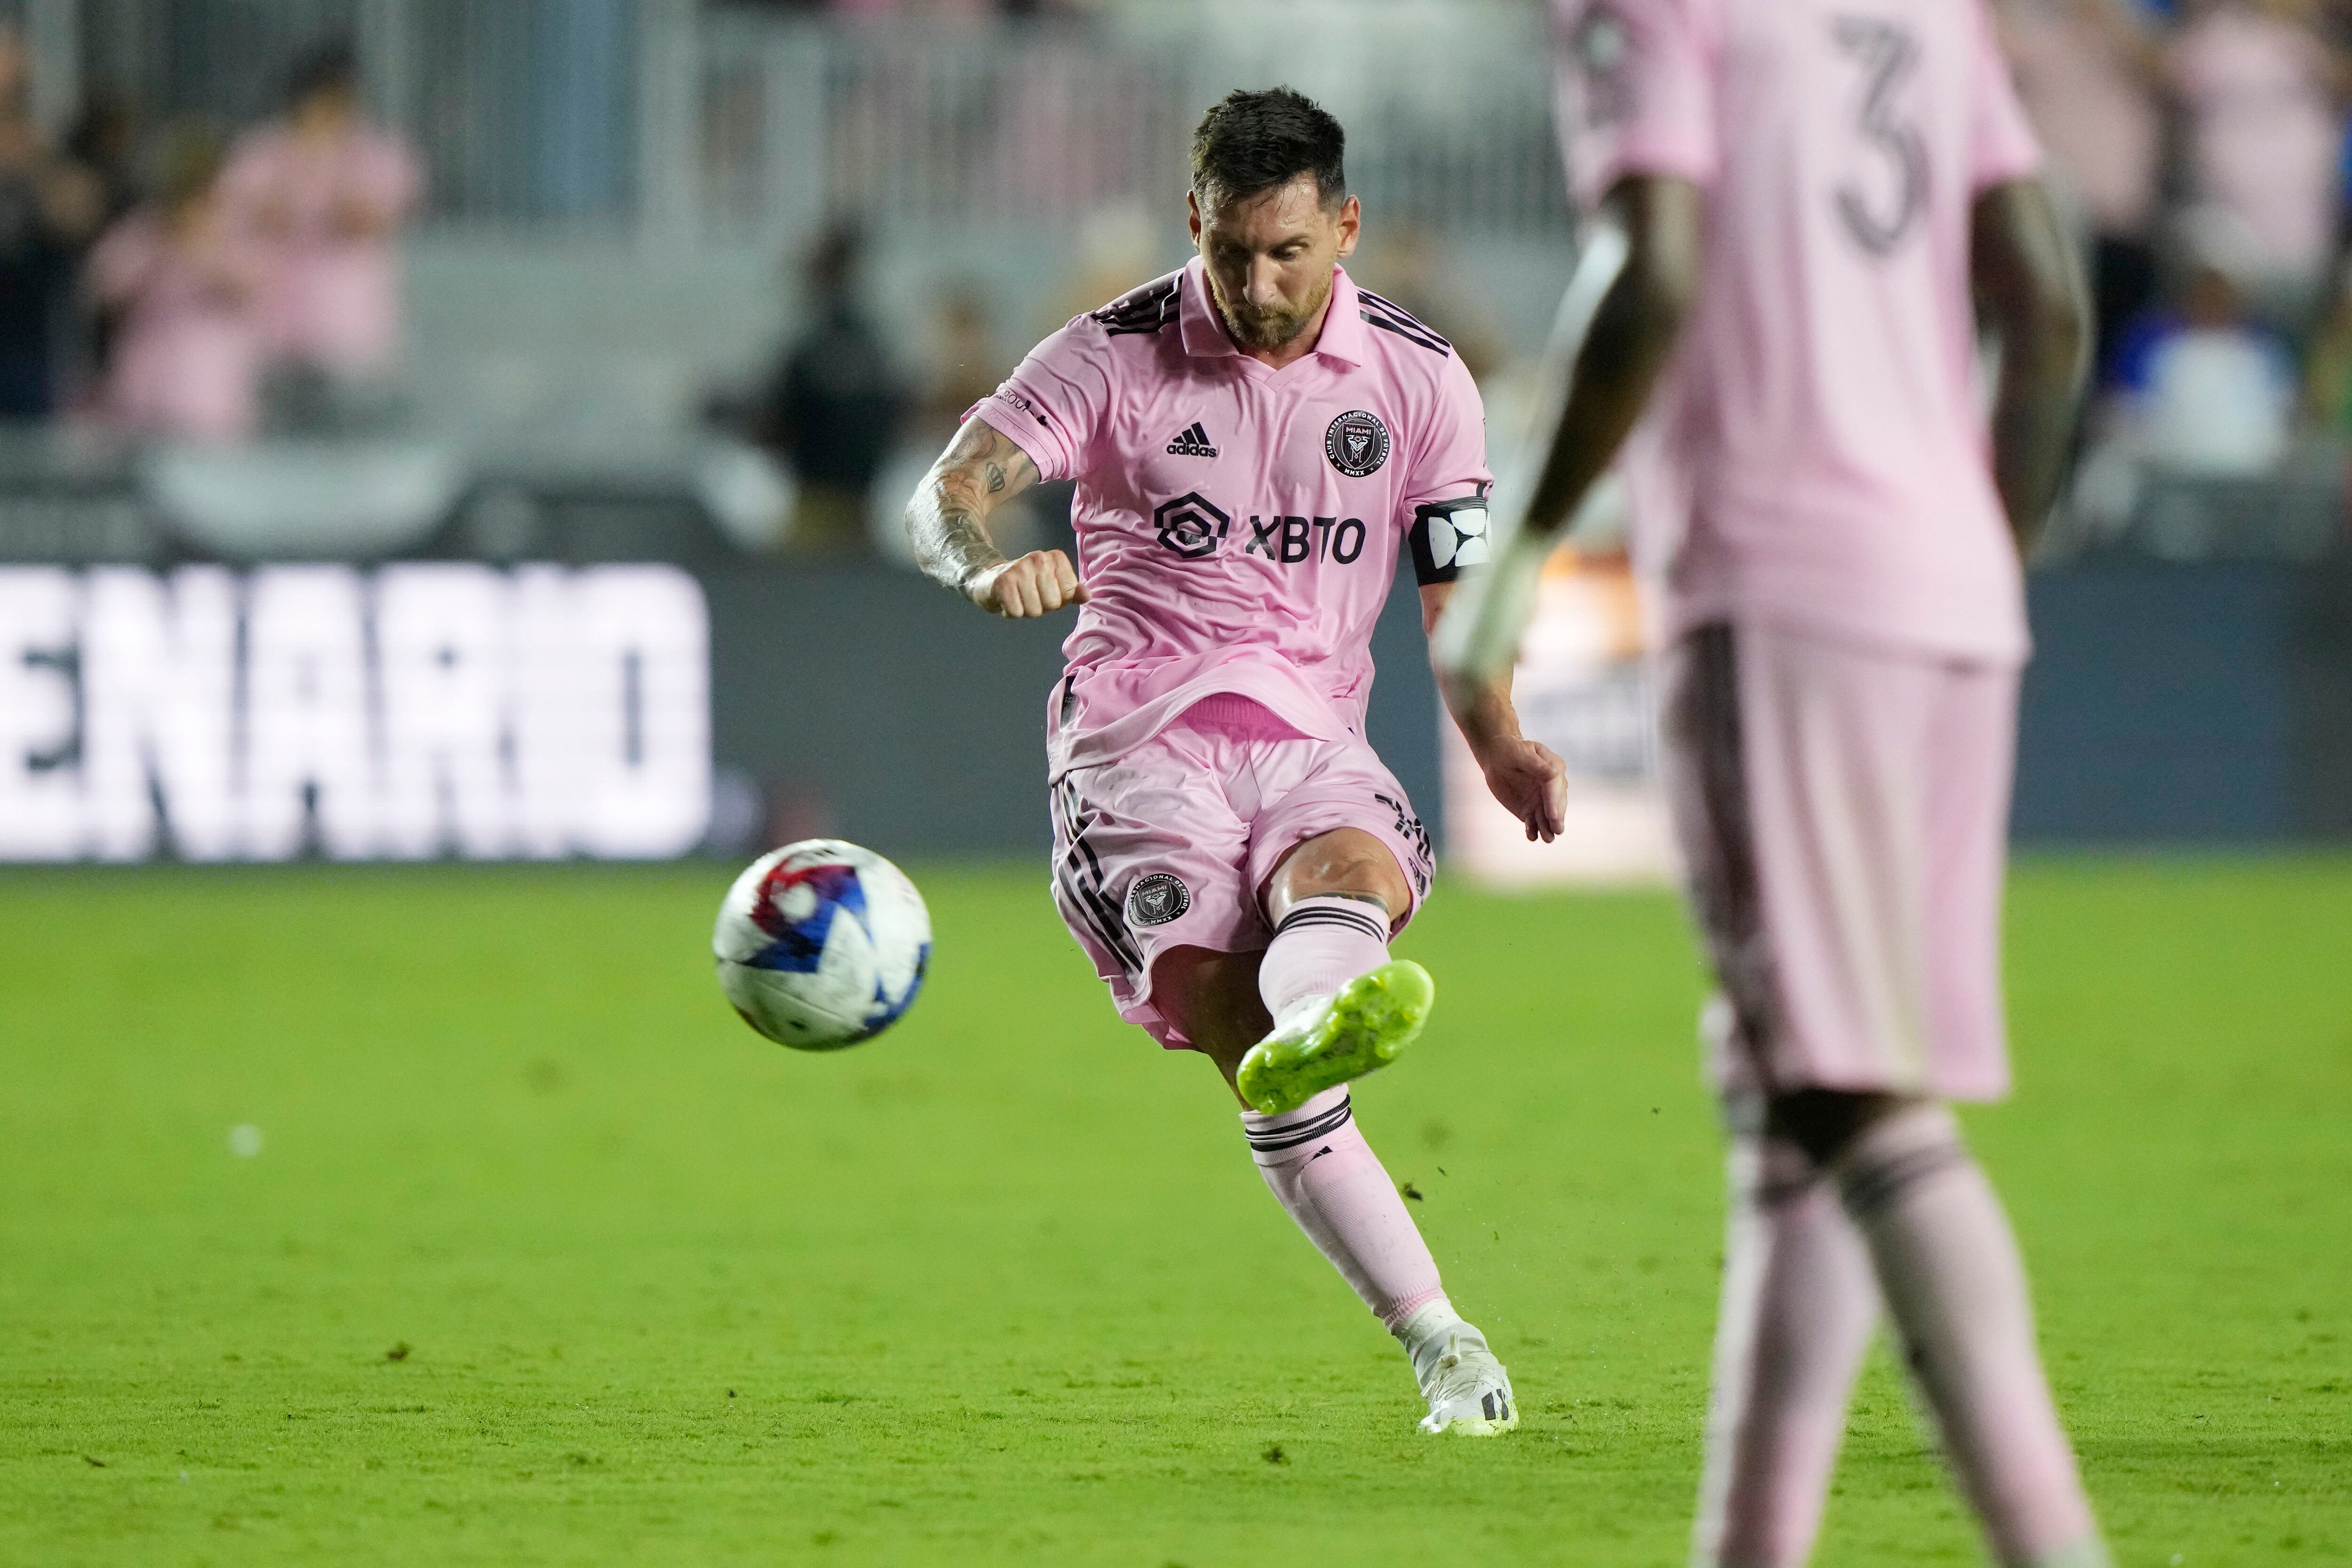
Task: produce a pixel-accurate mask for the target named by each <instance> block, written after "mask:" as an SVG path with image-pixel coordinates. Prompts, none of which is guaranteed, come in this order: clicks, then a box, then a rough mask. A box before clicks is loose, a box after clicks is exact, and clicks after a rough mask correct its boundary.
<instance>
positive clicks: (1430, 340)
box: [1360, 310, 1454, 354]
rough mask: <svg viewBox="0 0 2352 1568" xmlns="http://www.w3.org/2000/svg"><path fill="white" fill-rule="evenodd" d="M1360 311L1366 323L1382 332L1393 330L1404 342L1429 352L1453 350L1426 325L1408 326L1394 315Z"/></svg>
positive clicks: (1451, 351) (1448, 351)
mask: <svg viewBox="0 0 2352 1568" xmlns="http://www.w3.org/2000/svg"><path fill="white" fill-rule="evenodd" d="M1360 314H1361V315H1362V316H1363V318H1364V322H1365V324H1366V325H1368V326H1374V327H1378V328H1379V329H1380V330H1381V331H1384V332H1394V333H1395V334H1396V335H1397V336H1399V337H1401V338H1402V339H1403V340H1404V341H1405V342H1409V343H1412V344H1413V345H1414V346H1415V347H1418V348H1424V349H1427V350H1428V351H1429V352H1430V353H1433V354H1450V353H1453V352H1454V345H1453V344H1452V343H1449V342H1446V341H1445V340H1444V338H1441V337H1439V336H1438V335H1437V334H1436V333H1435V332H1433V331H1430V330H1429V329H1428V328H1426V327H1409V326H1407V325H1405V324H1404V323H1403V322H1402V321H1398V320H1397V319H1396V318H1395V317H1393V316H1387V315H1383V314H1381V312H1380V311H1378V310H1364V311H1361V312H1360Z"/></svg>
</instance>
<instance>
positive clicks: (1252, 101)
mask: <svg viewBox="0 0 2352 1568" xmlns="http://www.w3.org/2000/svg"><path fill="white" fill-rule="evenodd" d="M1347 150H1348V133H1347V132H1345V131H1342V130H1341V129H1340V128H1339V121H1336V120H1334V119H1332V118H1331V117H1330V116H1329V115H1328V114H1326V113H1325V112H1324V111H1323V110H1322V109H1321V108H1320V107H1319V106H1318V105H1317V103H1316V102H1315V100H1313V99H1311V98H1308V97H1307V95H1306V94H1305V93H1303V92H1298V91H1296V90H1294V89H1290V88H1286V87H1273V88H1267V89H1265V90H1264V91H1262V92H1231V93H1227V94H1226V95H1225V100H1224V101H1223V103H1220V104H1217V105H1216V106H1215V107H1213V108H1212V109H1211V110H1209V112H1208V113H1206V114H1204V115H1202V117H1201V125H1200V129H1199V130H1197V131H1195V132H1192V191H1193V194H1194V195H1197V196H1199V197H1200V198H1201V203H1202V205H1204V206H1206V205H1213V204H1215V203H1220V202H1230V201H1237V200H1240V199H1242V198H1244V197H1248V196H1254V195H1258V194H1259V193H1260V192H1263V191H1270V190H1274V189H1276V187H1278V186H1282V185H1286V184H1290V182H1291V181H1293V180H1295V179H1297V177H1298V176H1299V175H1301V174H1312V175H1314V176H1315V185H1316V188H1317V189H1318V190H1319V191H1320V192H1321V193H1322V195H1323V205H1325V206H1327V207H1328V206H1335V205H1338V204H1339V201H1340V199H1341V198H1342V197H1344V196H1345V195H1347V194H1348V171H1347V167H1346V164H1345V163H1344V161H1343V159H1344V154H1345V153H1346V152H1347Z"/></svg>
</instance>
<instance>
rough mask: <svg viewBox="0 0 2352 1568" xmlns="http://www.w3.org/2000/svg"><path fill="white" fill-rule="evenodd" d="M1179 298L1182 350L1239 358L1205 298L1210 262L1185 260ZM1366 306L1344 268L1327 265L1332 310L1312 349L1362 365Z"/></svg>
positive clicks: (1365, 354)
mask: <svg viewBox="0 0 2352 1568" xmlns="http://www.w3.org/2000/svg"><path fill="white" fill-rule="evenodd" d="M1177 293H1178V295H1179V296H1180V299H1181V304H1180V307H1179V312H1178V319H1179V321H1181V324H1182V330H1183V334H1184V352H1185V353H1188V354H1191V355H1192V357H1193V358H1194V359H1219V358H1232V359H1239V358H1241V357H1243V355H1242V351H1241V350H1239V349H1237V348H1235V347H1234V340H1233V339H1232V337H1231V336H1229V335H1228V334H1227V333H1226V331H1225V324H1224V322H1223V321H1219V320H1218V319H1217V308H1216V306H1215V304H1214V303H1213V302H1212V301H1211V300H1210V298H1209V264H1208V263H1207V262H1205V261H1203V260H1202V259H1201V258H1199V257H1197V256H1196V257H1194V258H1192V260H1191V261H1189V262H1187V263H1185V265H1184V282H1183V286H1182V287H1181V288H1180V289H1178V290H1177ZM1364 332H1365V328H1364V307H1363V303H1362V300H1361V297H1360V293H1359V291H1358V289H1357V288H1356V280H1355V279H1352V278H1350V277H1349V276H1348V269H1347V268H1344V267H1334V268H1331V309H1330V310H1328V311H1326V312H1325V313H1324V317H1323V335H1322V336H1321V337H1320V338H1318V339H1317V340H1316V341H1315V352H1316V353H1318V354H1320V355H1322V356H1323V357H1324V358H1326V359H1334V360H1338V361H1339V363H1341V364H1346V365H1360V364H1362V363H1364V362H1365V361H1366V360H1367V359H1369V358H1370V357H1371V356H1370V346H1371V345H1370V343H1369V342H1367V341H1366V339H1365V336H1364Z"/></svg>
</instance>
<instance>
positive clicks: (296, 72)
mask: <svg viewBox="0 0 2352 1568" xmlns="http://www.w3.org/2000/svg"><path fill="white" fill-rule="evenodd" d="M359 85H360V60H359V54H358V51H357V50H355V49H353V48H352V41H351V40H350V39H349V38H346V37H341V36H340V35H337V36H333V37H326V38H322V39H320V41H319V42H317V43H315V44H313V45H311V46H310V47H309V48H307V49H305V50H304V51H302V53H301V55H300V56H299V57H298V58H296V59H295V61H294V66H293V68H292V69H290V70H289V71H288V72H287V73H286V101H287V102H288V103H289V104H295V103H300V102H302V101H303V100H306V99H309V98H312V97H315V96H317V95H318V94H320V93H322V92H356V91H357V90H359Z"/></svg>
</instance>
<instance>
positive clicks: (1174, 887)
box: [1127, 871, 1192, 926]
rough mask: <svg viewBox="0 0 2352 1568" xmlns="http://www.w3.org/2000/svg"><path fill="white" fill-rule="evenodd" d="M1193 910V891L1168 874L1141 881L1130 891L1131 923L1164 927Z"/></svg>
mask: <svg viewBox="0 0 2352 1568" xmlns="http://www.w3.org/2000/svg"><path fill="white" fill-rule="evenodd" d="M1191 908H1192V889H1190V888H1188V887H1186V886H1185V885H1184V883H1183V881H1182V880H1181V879H1180V878H1177V877H1174V876H1171V875H1170V874H1169V873H1168V872H1166V871H1154V872H1152V873H1151V875H1150V876H1149V877H1138V878H1137V879H1135V885H1134V886H1133V887H1131V888H1129V889H1128V890H1127V923H1128V924H1129V925H1131V926H1164V925H1166V924H1167V923H1168V922H1169V921H1172V920H1174V919H1175V918H1176V917H1177V916H1179V915H1181V914H1182V913H1183V912H1184V911H1185V910H1189V909H1191Z"/></svg>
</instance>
